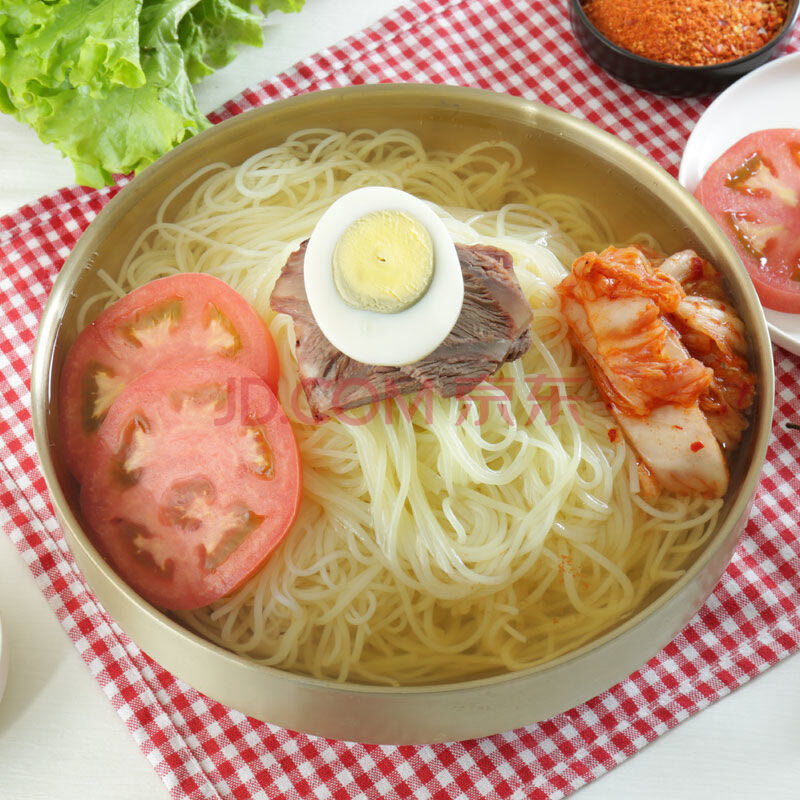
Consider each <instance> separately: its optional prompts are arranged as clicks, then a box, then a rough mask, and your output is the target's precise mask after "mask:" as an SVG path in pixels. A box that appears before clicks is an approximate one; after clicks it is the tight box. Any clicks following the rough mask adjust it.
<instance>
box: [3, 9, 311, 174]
mask: <svg viewBox="0 0 800 800" xmlns="http://www.w3.org/2000/svg"><path fill="white" fill-rule="evenodd" d="M302 4H303V0H258V2H257V3H255V5H257V6H258V8H260V9H261V10H262V11H264V12H266V11H270V10H274V9H276V8H280V9H282V10H286V11H296V10H299V8H300V7H301V6H302ZM252 5H253V4H252V3H250V2H249V1H248V0H0V110H2V111H4V112H6V113H11V114H13V115H14V116H16V117H17V118H18V119H19V120H21V121H22V122H24V123H26V124H28V125H30V126H31V127H32V128H33V129H34V130H35V131H36V132H37V134H38V135H39V137H40V138H41V139H42V141H44V142H47V143H53V144H55V145H56V147H58V148H59V149H60V150H61V152H62V153H64V155H66V156H67V157H69V158H70V159H72V162H73V165H74V167H75V175H76V178H77V180H78V182H79V183H82V184H85V185H89V186H100V185H102V184H104V183H110V182H111V181H112V176H113V174H114V173H128V172H131V171H139V170H141V169H143V168H144V167H146V166H147V165H148V164H150V163H152V162H153V161H155V159H156V158H158V157H159V156H160V155H162V154H163V153H165V152H167V151H168V150H169V149H171V148H172V147H174V146H175V145H177V144H180V143H181V142H183V141H184V140H186V139H187V138H189V137H190V136H193V135H194V134H195V133H198V132H199V131H201V130H203V129H204V128H206V127H208V125H209V123H208V121H207V120H206V119H205V117H204V116H203V115H202V114H200V112H199V110H198V108H197V102H196V100H195V96H194V92H193V90H192V82H194V81H196V80H198V79H199V78H201V77H203V76H204V75H207V74H209V73H210V72H211V71H213V69H215V68H218V67H220V66H223V65H225V64H227V63H229V62H230V61H231V60H232V59H233V58H234V57H235V55H236V52H237V45H239V44H249V45H255V46H260V45H261V43H262V36H261V26H260V19H261V18H260V16H258V15H257V14H256V13H254V12H253V11H252V10H251V8H252Z"/></svg>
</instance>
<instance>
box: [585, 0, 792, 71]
mask: <svg viewBox="0 0 800 800" xmlns="http://www.w3.org/2000/svg"><path fill="white" fill-rule="evenodd" d="M788 7H789V3H788V0H647V2H642V0H587V2H586V3H584V5H583V9H584V11H585V12H586V16H587V17H588V18H589V20H590V21H591V22H592V24H593V25H594V26H595V27H596V28H597V29H598V30H599V31H600V33H602V34H603V35H604V36H605V37H606V38H608V39H610V40H611V41H612V42H614V44H616V45H619V46H620V47H622V48H624V49H625V50H629V51H630V52H631V53H635V54H636V55H639V56H643V57H644V58H650V59H652V60H654V61H661V62H664V63H666V64H680V65H683V66H694V67H702V66H709V65H711V64H721V63H723V62H725V61H733V60H734V59H737V58H741V57H742V56H746V55H747V54H748V53H752V52H754V51H755V50H758V49H759V48H760V47H763V46H764V45H765V44H766V43H767V42H768V41H769V40H770V39H772V37H773V36H775V34H776V33H777V32H778V30H779V29H780V27H781V25H783V23H784V22H785V20H786V16H787V13H788Z"/></svg>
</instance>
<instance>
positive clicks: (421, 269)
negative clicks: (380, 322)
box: [333, 209, 433, 314]
mask: <svg viewBox="0 0 800 800" xmlns="http://www.w3.org/2000/svg"><path fill="white" fill-rule="evenodd" d="M432 279H433V241H432V239H431V235H430V234H429V233H428V231H427V229H426V228H425V226H424V225H422V223H421V222H419V220H417V219H415V218H414V217H412V216H410V215H409V214H406V213H405V212H404V211H392V210H388V209H387V210H381V211H372V212H370V213H369V214H365V215H364V216H363V217H359V218H358V219H357V220H356V221H355V222H353V223H351V224H350V225H349V226H348V227H347V228H346V229H345V231H344V233H343V234H342V235H341V237H340V238H339V241H338V242H337V243H336V248H335V249H334V251H333V281H334V284H335V285H336V289H337V291H338V292H339V294H340V295H341V296H342V299H343V300H344V301H345V302H346V303H347V304H348V305H351V306H353V307H354V308H358V309H362V310H364V311H378V312H380V313H382V314H394V313H397V312H398V311H403V310H404V309H406V308H409V307H410V306H413V305H414V303H416V302H417V301H418V300H419V299H420V298H421V297H422V296H423V295H424V294H425V292H426V291H427V290H428V287H429V286H430V284H431V280H432Z"/></svg>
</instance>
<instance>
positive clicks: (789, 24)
mask: <svg viewBox="0 0 800 800" xmlns="http://www.w3.org/2000/svg"><path fill="white" fill-rule="evenodd" d="M585 2H586V0H570V5H571V6H572V7H573V9H575V11H576V13H577V14H578V18H579V19H580V22H581V24H582V25H583V26H584V27H585V28H586V30H587V32H588V33H590V34H591V35H592V36H594V37H595V38H596V39H597V40H598V41H600V43H601V44H603V45H604V46H605V47H607V48H608V49H609V50H611V51H612V52H614V53H615V54H616V55H618V56H620V57H622V58H626V59H628V60H629V61H631V62H633V63H634V64H640V65H642V66H647V67H651V68H655V69H663V70H665V71H670V72H672V71H674V72H676V73H680V74H683V75H697V76H698V77H699V76H707V75H714V74H715V73H716V72H717V70H720V69H724V70H725V71H728V70H731V69H732V68H733V69H735V68H736V67H738V66H743V67H746V66H747V64H748V62H749V61H756V60H757V59H758V58H759V57H761V56H763V55H765V54H766V53H769V52H770V50H772V49H773V48H775V47H777V45H778V44H779V43H780V42H781V41H782V40H783V39H785V38H786V36H787V35H788V34H789V33H790V32H791V30H792V28H793V27H794V23H795V22H796V21H797V17H798V13H799V12H800V0H789V6H788V8H787V11H786V19H785V20H784V23H783V25H782V26H781V28H780V30H778V32H777V33H776V34H775V35H774V36H773V37H772V38H771V39H770V40H769V41H768V42H767V43H766V44H764V45H762V46H761V47H759V48H758V50H753V52H752V53H748V54H747V55H744V56H741V57H740V58H735V59H733V60H731V61H720V62H719V63H718V64H705V65H703V66H691V65H687V64H671V63H669V62H668V61H656V60H655V59H653V58H645V56H640V55H638V54H637V53H633V52H631V51H630V50H626V49H625V48H624V47H621V46H620V45H618V44H617V43H616V42H613V41H612V40H611V39H609V38H608V37H607V36H606V35H605V34H603V33H601V32H600V31H599V30H598V29H597V28H596V27H595V25H594V23H593V22H592V21H591V20H590V19H589V17H588V16H587V15H586V12H585V11H584V9H583V6H584V3H585ZM592 60H594V59H592ZM755 66H757V65H755V64H754V67H755ZM744 71H745V72H746V71H747V70H744Z"/></svg>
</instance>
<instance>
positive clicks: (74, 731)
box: [0, 0, 800, 800]
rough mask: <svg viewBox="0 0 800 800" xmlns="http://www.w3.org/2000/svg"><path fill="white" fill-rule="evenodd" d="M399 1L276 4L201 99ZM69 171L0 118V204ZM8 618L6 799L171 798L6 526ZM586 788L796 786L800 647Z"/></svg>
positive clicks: (3, 599) (232, 90) (224, 94)
mask: <svg viewBox="0 0 800 800" xmlns="http://www.w3.org/2000/svg"><path fill="white" fill-rule="evenodd" d="M394 5H395V0H347V2H345V0H338V1H337V0H307V2H306V7H305V9H304V10H303V12H302V13H301V14H299V15H296V16H295V15H293V16H281V15H273V16H272V17H270V19H269V21H268V22H269V24H268V26H267V28H266V40H267V43H266V45H265V47H264V49H263V50H260V51H257V50H249V51H244V52H242V54H241V55H240V56H239V58H238V59H237V60H236V61H235V62H234V63H233V64H231V65H230V66H229V67H227V68H225V69H224V70H221V71H220V72H218V73H216V74H214V75H213V76H211V77H210V78H208V79H207V80H206V81H205V82H203V83H202V84H201V85H200V86H199V87H198V91H197V94H198V97H199V101H200V107H201V110H203V111H204V112H208V111H210V110H211V109H213V108H215V107H216V106H218V105H219V104H220V103H221V102H223V101H224V100H227V99H228V98H229V97H231V96H233V95H235V94H236V93H237V92H238V91H240V90H241V89H243V88H244V87H246V86H248V85H251V84H253V83H255V82H257V81H258V80H261V79H265V78H267V77H269V76H270V75H272V74H275V73H277V72H280V71H281V70H283V69H285V68H287V67H289V66H291V65H292V64H293V63H295V62H296V61H297V60H299V59H300V58H303V57H305V56H307V55H310V54H311V53H313V52H315V51H317V50H319V49H321V48H323V47H325V46H327V45H330V44H332V43H333V42H335V41H337V40H338V39H340V38H342V37H344V36H347V35H349V34H351V33H354V32H356V31H357V30H359V29H360V28H362V27H364V26H365V25H368V24H370V23H371V22H373V21H374V20H376V19H377V18H378V17H379V16H381V15H382V14H383V13H385V12H386V11H388V10H390V9H391V8H392V7H393V6H394ZM72 182H73V174H72V168H71V166H70V165H69V163H68V162H67V161H65V160H63V159H62V158H61V157H60V155H59V154H58V153H57V152H56V151H55V150H54V149H52V148H49V147H45V146H44V145H42V144H40V143H39V141H38V139H37V138H36V137H35V135H34V134H33V133H32V132H31V131H29V130H28V129H26V128H24V127H22V126H21V125H19V124H17V123H16V122H15V121H14V120H12V119H11V118H9V117H0V213H4V212H7V211H10V210H13V209H14V208H16V207H17V206H19V205H21V204H23V203H26V202H30V201H32V200H34V199H36V198H37V197H39V196H40V195H42V194H46V193H48V192H52V191H54V190H56V189H58V188H60V187H61V186H64V185H67V184H71V183H72ZM0 616H2V619H3V622H4V625H5V628H6V634H7V639H8V647H9V653H10V661H11V664H10V675H9V682H8V686H7V690H6V695H5V698H4V699H3V701H2V702H0V800H94V799H95V798H98V799H99V798H102V799H103V800H105V799H106V798H114V800H141V798H148V800H167V798H168V794H167V790H166V788H165V787H164V785H163V784H162V783H161V780H160V779H159V778H158V777H157V776H156V773H155V772H154V770H153V768H152V767H151V766H150V764H149V763H148V762H147V761H146V760H145V757H144V756H143V755H142V754H141V752H140V750H139V748H138V747H137V745H136V744H135V743H134V740H133V737H132V736H131V735H130V734H129V733H128V731H127V730H126V728H125V726H124V724H123V723H122V721H121V720H120V718H119V717H118V716H117V714H116V712H115V711H114V710H113V709H112V708H111V705H110V704H109V703H108V701H107V700H106V698H105V696H104V695H103V694H102V692H101V690H100V688H99V686H98V685H97V683H96V682H95V680H94V678H92V677H91V675H90V674H89V672H88V670H87V669H86V667H85V666H84V664H83V661H82V660H81V659H80V657H79V656H78V653H77V651H76V650H75V648H74V647H73V645H72V643H71V642H70V641H69V639H68V638H67V636H66V634H65V633H64V631H63V630H62V628H61V626H60V625H59V623H58V622H57V620H56V618H55V615H54V614H53V612H52V611H51V610H50V608H49V606H48V605H47V602H46V601H45V599H44V597H43V596H42V594H41V593H40V592H39V590H38V589H37V588H36V586H35V584H34V582H33V579H32V578H31V576H30V574H29V572H28V570H27V568H26V567H25V566H24V564H23V562H22V559H21V558H20V556H19V555H18V554H17V552H16V551H15V549H14V548H13V546H12V545H11V543H10V541H9V540H8V539H7V538H6V537H5V536H4V535H0ZM579 797H580V798H581V800H600V799H602V798H614V800H641V798H667V797H669V798H682V799H688V800H710V799H711V800H713V799H714V798H733V799H735V800H738V799H739V798H741V800H750V798H771V799H772V800H782V799H783V798H798V797H800V658H791V659H788V660H787V661H786V662H784V663H782V664H780V665H778V666H776V667H773V668H772V669H771V670H769V672H768V673H767V674H766V675H764V676H762V677H761V678H759V679H757V680H755V681H753V682H751V683H750V684H748V685H747V686H745V687H744V688H742V689H741V690H739V691H738V692H736V693H735V694H734V695H732V696H731V697H729V698H726V699H725V700H722V701H721V702H719V703H717V704H716V705H714V706H712V707H711V708H709V709H707V710H705V711H703V712H701V713H700V714H698V715H697V716H695V717H694V718H693V719H690V720H688V721H686V722H684V723H683V724H682V725H680V726H679V727H678V728H677V729H676V730H674V731H672V732H671V733H669V734H667V735H666V736H662V737H661V738H660V739H658V740H657V741H656V742H654V743H653V744H652V745H650V746H649V747H648V748H646V749H645V750H644V751H643V752H642V753H640V754H638V755H637V756H635V757H634V758H632V759H629V760H628V761H627V762H625V763H624V764H623V765H621V766H620V767H618V768H617V769H615V770H613V771H612V772H611V773H610V774H609V775H607V776H605V777H603V778H602V779H600V780H599V781H596V782H595V783H593V784H591V785H590V786H589V787H587V788H585V789H583V790H581V792H580V793H579ZM515 800H524V799H523V798H521V797H520V798H515Z"/></svg>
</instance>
